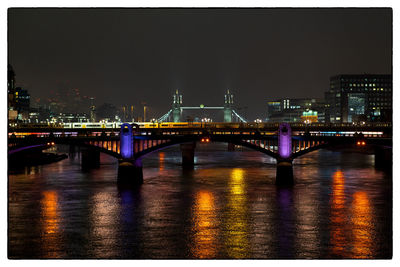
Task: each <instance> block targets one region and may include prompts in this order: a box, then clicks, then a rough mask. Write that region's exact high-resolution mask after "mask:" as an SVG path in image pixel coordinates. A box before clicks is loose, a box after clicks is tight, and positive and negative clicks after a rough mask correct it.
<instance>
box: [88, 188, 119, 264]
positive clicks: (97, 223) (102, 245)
mask: <svg viewBox="0 0 400 267" xmlns="http://www.w3.org/2000/svg"><path fill="white" fill-rule="evenodd" d="M118 207H119V205H118V203H116V202H115V198H114V196H113V194H111V193H109V192H98V193H96V194H95V195H94V196H93V204H92V212H91V218H90V219H91V225H92V240H93V245H92V246H91V248H92V249H93V256H94V257H97V258H109V257H112V256H114V254H115V253H116V251H115V249H117V248H116V246H115V245H116V234H117V228H116V225H118V221H117V220H118Z"/></svg>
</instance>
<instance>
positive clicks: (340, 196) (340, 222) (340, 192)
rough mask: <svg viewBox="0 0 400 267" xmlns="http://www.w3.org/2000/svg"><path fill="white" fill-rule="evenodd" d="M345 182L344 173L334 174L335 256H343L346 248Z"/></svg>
mask: <svg viewBox="0 0 400 267" xmlns="http://www.w3.org/2000/svg"><path fill="white" fill-rule="evenodd" d="M344 189H345V180H344V175H343V172H341V171H336V172H335V173H334V174H333V183H332V199H331V216H330V221H331V236H330V243H331V244H332V251H331V253H332V254H333V256H343V252H344V248H345V247H346V238H345V229H344V225H345V215H346V214H345V202H346V198H345V192H344Z"/></svg>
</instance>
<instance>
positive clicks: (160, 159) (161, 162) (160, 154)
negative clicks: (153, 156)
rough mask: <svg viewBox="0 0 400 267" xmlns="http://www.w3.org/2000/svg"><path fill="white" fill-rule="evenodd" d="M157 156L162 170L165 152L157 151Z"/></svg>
mask: <svg viewBox="0 0 400 267" xmlns="http://www.w3.org/2000/svg"><path fill="white" fill-rule="evenodd" d="M158 157H159V165H160V171H163V170H164V163H165V153H164V152H160V153H158Z"/></svg>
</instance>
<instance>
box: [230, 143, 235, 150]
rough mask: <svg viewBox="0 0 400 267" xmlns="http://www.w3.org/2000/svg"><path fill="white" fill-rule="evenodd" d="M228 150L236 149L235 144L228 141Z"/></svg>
mask: <svg viewBox="0 0 400 267" xmlns="http://www.w3.org/2000/svg"><path fill="white" fill-rule="evenodd" d="M228 151H235V144H232V143H228Z"/></svg>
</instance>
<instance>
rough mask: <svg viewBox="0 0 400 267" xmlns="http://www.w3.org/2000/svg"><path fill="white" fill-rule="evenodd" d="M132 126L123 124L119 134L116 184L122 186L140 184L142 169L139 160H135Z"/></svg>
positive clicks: (141, 181)
mask: <svg viewBox="0 0 400 267" xmlns="http://www.w3.org/2000/svg"><path fill="white" fill-rule="evenodd" d="M134 141H135V139H134V138H133V134H132V125H130V124H128V123H124V124H122V125H121V132H120V151H121V157H122V158H121V159H120V160H119V161H118V182H119V183H123V184H142V183H143V167H142V161H141V160H140V159H135V157H134V156H135V153H134Z"/></svg>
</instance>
